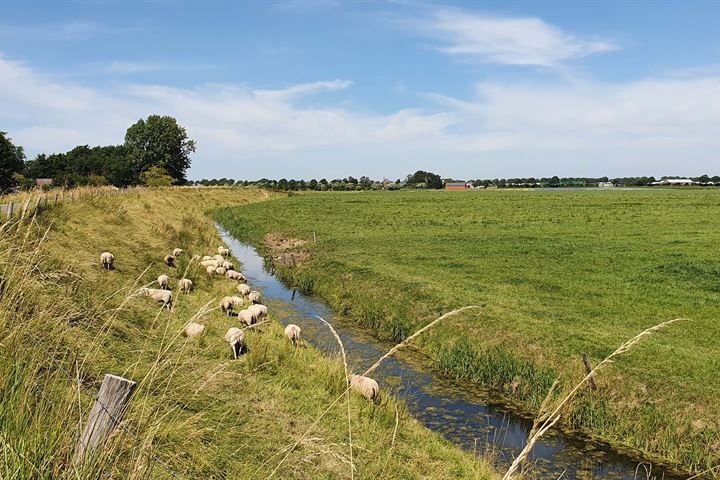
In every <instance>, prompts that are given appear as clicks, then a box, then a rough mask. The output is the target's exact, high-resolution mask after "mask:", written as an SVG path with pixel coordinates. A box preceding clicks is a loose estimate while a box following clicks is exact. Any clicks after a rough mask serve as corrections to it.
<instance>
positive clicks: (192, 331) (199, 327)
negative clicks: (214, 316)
mask: <svg viewBox="0 0 720 480" xmlns="http://www.w3.org/2000/svg"><path fill="white" fill-rule="evenodd" d="M204 331H205V325H203V324H202V323H195V322H190V323H188V324H187V326H186V327H185V336H186V337H188V338H192V337H197V336H198V335H200V334H201V333H203V332H204Z"/></svg>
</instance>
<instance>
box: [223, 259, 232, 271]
mask: <svg viewBox="0 0 720 480" xmlns="http://www.w3.org/2000/svg"><path fill="white" fill-rule="evenodd" d="M221 266H222V267H223V268H224V269H225V270H235V265H233V264H232V263H231V262H228V261H225V262H223V264H222V265H221Z"/></svg>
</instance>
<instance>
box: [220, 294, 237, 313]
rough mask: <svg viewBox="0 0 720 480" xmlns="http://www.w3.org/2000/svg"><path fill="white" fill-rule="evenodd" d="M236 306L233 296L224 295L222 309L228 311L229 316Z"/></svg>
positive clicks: (224, 311) (221, 302) (221, 301)
mask: <svg viewBox="0 0 720 480" xmlns="http://www.w3.org/2000/svg"><path fill="white" fill-rule="evenodd" d="M234 308H235V302H233V299H232V297H223V298H222V300H220V311H221V312H223V313H226V314H227V316H228V317H229V316H230V314H231V313H232V311H233V309H234Z"/></svg>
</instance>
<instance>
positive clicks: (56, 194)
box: [53, 192, 58, 205]
mask: <svg viewBox="0 0 720 480" xmlns="http://www.w3.org/2000/svg"><path fill="white" fill-rule="evenodd" d="M57 202H58V193H57V192H55V200H54V201H53V205H57Z"/></svg>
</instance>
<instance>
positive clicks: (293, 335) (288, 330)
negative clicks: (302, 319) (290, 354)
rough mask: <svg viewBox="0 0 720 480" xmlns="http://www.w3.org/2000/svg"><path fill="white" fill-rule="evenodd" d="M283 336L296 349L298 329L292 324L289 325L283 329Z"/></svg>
mask: <svg viewBox="0 0 720 480" xmlns="http://www.w3.org/2000/svg"><path fill="white" fill-rule="evenodd" d="M285 336H286V337H287V338H289V339H290V341H291V342H292V344H293V346H295V347H297V345H298V342H299V341H300V327H298V326H297V325H295V324H294V323H291V324H289V325H288V326H287V327H285Z"/></svg>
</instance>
